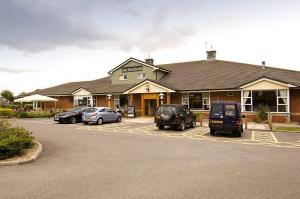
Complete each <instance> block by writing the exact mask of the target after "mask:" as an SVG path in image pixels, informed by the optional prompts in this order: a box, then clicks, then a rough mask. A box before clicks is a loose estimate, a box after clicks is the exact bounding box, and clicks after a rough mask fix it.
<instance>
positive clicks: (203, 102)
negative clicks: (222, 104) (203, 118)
mask: <svg viewBox="0 0 300 199" xmlns="http://www.w3.org/2000/svg"><path fill="white" fill-rule="evenodd" d="M204 93H207V94H208V97H204V95H203V94H204ZM205 100H207V102H208V103H205ZM205 106H208V109H204V107H205ZM202 107H203V110H204V111H209V110H210V92H203V93H202Z"/></svg>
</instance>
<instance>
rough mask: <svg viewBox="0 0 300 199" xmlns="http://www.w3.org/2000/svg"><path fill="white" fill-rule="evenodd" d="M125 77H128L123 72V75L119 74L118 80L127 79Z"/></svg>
mask: <svg viewBox="0 0 300 199" xmlns="http://www.w3.org/2000/svg"><path fill="white" fill-rule="evenodd" d="M127 79H128V77H127V75H126V74H124V75H119V80H127Z"/></svg>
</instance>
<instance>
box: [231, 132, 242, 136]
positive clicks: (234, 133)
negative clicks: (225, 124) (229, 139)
mask: <svg viewBox="0 0 300 199" xmlns="http://www.w3.org/2000/svg"><path fill="white" fill-rule="evenodd" d="M233 135H235V136H236V137H241V136H242V133H241V131H235V132H233Z"/></svg>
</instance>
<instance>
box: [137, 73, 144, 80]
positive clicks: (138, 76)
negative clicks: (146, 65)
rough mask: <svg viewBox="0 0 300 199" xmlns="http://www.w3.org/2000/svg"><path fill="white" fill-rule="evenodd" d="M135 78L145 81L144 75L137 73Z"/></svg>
mask: <svg viewBox="0 0 300 199" xmlns="http://www.w3.org/2000/svg"><path fill="white" fill-rule="evenodd" d="M137 78H138V79H146V74H145V73H138V74H137Z"/></svg>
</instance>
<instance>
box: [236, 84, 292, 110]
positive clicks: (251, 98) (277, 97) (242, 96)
mask: <svg viewBox="0 0 300 199" xmlns="http://www.w3.org/2000/svg"><path fill="white" fill-rule="evenodd" d="M280 90H286V92H287V93H286V97H281V96H279V92H280ZM244 91H250V92H251V97H244ZM255 91H256V90H255ZM263 91H264V90H263ZM275 91H276V103H277V106H276V112H271V113H290V90H289V89H279V90H278V89H277V90H275ZM244 99H250V101H251V104H244ZM279 99H286V102H287V103H286V104H279ZM241 105H242V112H253V92H252V90H242V91H241ZM246 105H247V106H250V105H251V111H246V110H245V106H246ZM278 106H286V111H285V112H279V111H278Z"/></svg>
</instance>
